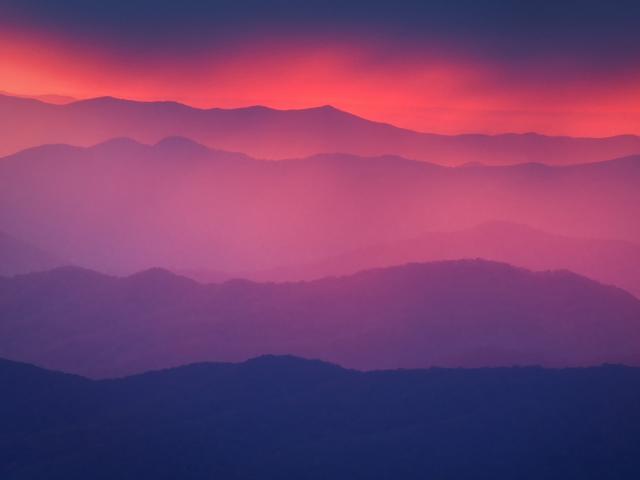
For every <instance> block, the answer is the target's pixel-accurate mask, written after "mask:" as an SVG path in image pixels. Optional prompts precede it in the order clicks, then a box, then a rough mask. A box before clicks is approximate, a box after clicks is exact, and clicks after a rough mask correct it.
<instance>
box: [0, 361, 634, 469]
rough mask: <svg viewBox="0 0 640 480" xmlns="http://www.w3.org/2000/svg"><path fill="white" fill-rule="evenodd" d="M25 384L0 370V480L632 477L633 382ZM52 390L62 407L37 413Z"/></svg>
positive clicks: (299, 368)
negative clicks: (1, 387)
mask: <svg viewBox="0 0 640 480" xmlns="http://www.w3.org/2000/svg"><path fill="white" fill-rule="evenodd" d="M25 369H26V366H24V365H17V364H14V363H12V362H7V361H0V378H1V379H5V378H11V379H13V381H14V382H15V383H14V384H13V385H15V388H12V389H8V390H7V391H6V392H3V397H4V398H3V401H7V402H9V404H10V405H12V406H13V407H12V408H11V409H10V410H7V409H5V408H3V409H1V410H0V423H2V425H3V426H4V425H12V429H6V428H3V429H2V430H0V449H1V451H2V452H3V455H0V475H1V476H2V478H3V479H6V480H18V479H20V480H22V479H31V478H47V479H51V480H62V479H64V480H76V479H78V480H79V479H85V478H88V477H89V478H92V479H96V480H103V479H104V480H106V479H112V478H115V477H117V478H120V479H124V480H127V479H136V480H137V479H140V478H154V479H175V478H189V479H193V480H197V479H210V478H225V479H249V478H273V479H275V478H300V479H320V478H334V479H338V480H339V479H354V478H356V479H365V478H367V479H388V478H404V479H422V478H456V479H476V478H478V472H479V471H481V472H482V474H483V476H486V477H487V478H494V479H507V478H514V477H518V478H523V479H538V478H548V479H566V478H583V479H599V478H602V475H603V473H606V476H607V477H609V478H635V477H637V476H638V474H640V462H639V461H638V459H640V447H639V446H638V442H637V441H636V440H637V438H638V435H640V416H639V415H638V409H637V408H636V407H637V404H638V402H640V371H639V370H638V369H632V368H624V367H615V366H606V367H598V368H587V369H564V370H544V369H540V368H509V369H481V370H443V369H433V370H422V371H420V370H414V371H378V372H368V373H363V372H357V371H347V370H343V369H340V368H338V367H335V366H333V365H329V364H322V363H320V362H312V361H308V360H302V359H298V358H293V357H261V358H257V359H253V360H251V361H248V362H245V363H241V364H198V365H190V366H186V367H182V368H177V369H173V370H166V371H159V372H151V373H147V374H144V375H140V376H135V377H129V378H124V379H120V380H110V381H88V380H84V379H81V378H67V377H66V376H62V375H60V374H57V373H55V372H49V371H35V369H34V371H33V372H31V374H30V375H25V374H24V371H25ZM51 391H54V392H59V396H57V397H55V398H56V399H58V400H65V401H66V407H65V404H63V403H58V402H55V401H54V402H53V403H51V402H48V401H44V399H48V397H49V396H50V395H51ZM33 398H37V399H40V403H39V410H38V411H37V420H38V421H37V422H34V415H35V414H36V412H34V411H33V410H32V408H31V405H32V403H31V401H30V399H33ZM3 405H4V403H3ZM72 409H73V411H74V414H73V416H69V415H68V411H70V410H72Z"/></svg>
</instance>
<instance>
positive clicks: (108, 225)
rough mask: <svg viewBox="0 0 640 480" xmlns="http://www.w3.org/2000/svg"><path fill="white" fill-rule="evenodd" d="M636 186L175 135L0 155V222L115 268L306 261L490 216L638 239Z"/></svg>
mask: <svg viewBox="0 0 640 480" xmlns="http://www.w3.org/2000/svg"><path fill="white" fill-rule="evenodd" d="M639 183H640V156H634V157H626V158H622V159H616V160H611V161H607V162H599V163H591V164H581V165H572V166H565V167H549V166H544V165H541V164H522V165H514V166H502V167H499V166H494V167H489V166H484V167H483V166H463V167H455V168H453V167H442V166H438V165H435V164H430V163H427V162H419V161H413V160H407V159H404V158H401V157H397V156H378V157H359V156H354V155H344V154H325V155H317V156H313V157H309V158H305V159H297V160H284V161H277V162H276V161H261V160H255V159H253V158H251V157H249V156H246V155H244V154H241V153H229V152H224V151H219V150H210V149H207V148H205V147H204V146H202V145H198V144H196V143H194V142H192V141H189V140H186V139H181V138H175V137H174V138H170V139H165V140H163V141H161V142H159V143H158V144H155V145H153V146H149V145H143V144H140V143H138V142H135V141H133V140H129V139H124V138H121V139H114V140H110V141H108V142H105V143H102V144H99V145H96V146H94V147H90V148H82V147H71V146H65V145H47V146H41V147H36V148H33V149H29V150H25V151H23V152H21V153H19V154H16V155H12V156H9V157H5V158H3V159H0V204H1V205H2V208H0V230H3V231H6V232H9V233H10V234H11V235H13V236H15V237H17V238H21V239H24V240H25V241H27V242H31V243H34V244H36V245H39V246H41V248H43V249H46V250H48V251H51V252H55V253H56V254H57V255H59V256H61V257H64V258H65V259H68V260H69V261H70V262H73V263H74V264H77V265H82V266H86V267H89V268H93V269H96V270H100V271H105V272H110V273H117V274H122V273H130V272H132V271H137V270H143V269H146V268H151V267H154V266H163V267H166V268H170V269H172V270H177V271H193V270H203V269H209V270H218V271H221V272H231V273H236V272H253V271H261V270H268V269H272V268H277V267H280V266H283V265H303V264H314V263H317V262H320V261H322V260H323V259H326V258H330V257H335V256H336V255H341V254H343V253H344V252H349V251H354V250H358V249H361V248H363V247H368V246H370V245H385V244H393V243H397V242H404V241H406V239H409V238H416V237H419V236H421V235H424V232H428V231H453V230H462V229H465V228H469V227H472V226H474V225H478V224H481V223H484V222H488V221H492V220H495V219H501V220H504V221H507V222H515V223H522V224H526V225H530V226H532V227H534V228H535V229H537V230H543V231H548V232H554V233H557V234H561V235H564V236H572V237H583V238H614V239H620V240H624V241H627V242H632V243H635V244H640V224H639V223H638V222H637V221H636V217H637V211H636V210H637V209H636V208H635V206H636V205H638V204H640V190H639V189H638V188H637V185H638V184H639ZM132 232H135V234H132ZM258 239H259V241H258ZM427 259H428V258H427ZM496 259H498V260H501V259H502V258H500V257H497V258H496ZM411 260H420V258H415V259H413V258H408V259H407V261H411ZM504 260H507V261H511V259H510V258H504ZM572 265H573V264H567V266H572ZM532 266H534V267H536V268H537V265H532ZM543 266H544V265H543ZM560 266H563V265H555V266H554V267H560ZM544 268H546V266H545V267H544ZM581 271H582V270H581ZM585 272H587V271H586V270H585ZM587 273H588V272H587ZM596 278H603V279H604V280H605V281H609V280H608V278H614V277H600V276H597V277H596ZM614 283H615V282H614ZM625 285H626V283H625Z"/></svg>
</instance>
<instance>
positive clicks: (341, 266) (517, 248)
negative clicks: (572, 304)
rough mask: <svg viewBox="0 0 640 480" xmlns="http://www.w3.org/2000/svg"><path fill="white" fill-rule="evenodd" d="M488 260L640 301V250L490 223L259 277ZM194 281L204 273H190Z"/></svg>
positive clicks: (256, 276) (309, 277)
mask: <svg viewBox="0 0 640 480" xmlns="http://www.w3.org/2000/svg"><path fill="white" fill-rule="evenodd" d="M460 258H484V259H486V260H495V261H499V262H505V263H509V264H511V265H517V266H521V267H525V268H529V269H531V270H554V269H564V270H571V271H572V272H575V273H578V274H580V275H584V276H586V277H589V278H592V279H594V280H598V281H600V282H603V283H607V284H611V285H616V286H618V287H620V288H623V289H625V290H627V291H629V292H631V293H633V294H634V295H636V296H637V297H640V246H638V245H635V244H633V243H629V242H621V241H616V240H596V239H586V238H574V237H566V236H559V235H552V234H549V233H546V232H543V231H541V230H536V229H533V228H530V227H527V226H525V225H519V224H514V223H509V222H489V223H484V224H481V225H478V226H476V227H473V228H469V229H465V230H459V231H453V232H429V233H427V234H424V235H422V236H420V237H417V238H415V239H411V240H404V241H400V242H396V243H390V244H383V245H374V246H371V247H367V248H362V249H359V250H356V251H352V252H347V253H344V254H342V255H338V256H336V257H331V258H328V259H325V260H323V261H321V262H317V263H312V264H307V265H299V266H293V267H290V268H286V267H281V268H277V269H273V270H267V271H263V272H257V273H255V274H253V275H250V278H252V279H256V280H262V281H280V282H282V281H300V280H313V279H318V278H322V277H328V276H336V275H338V276H339V275H348V274H352V273H355V272H358V271H360V270H367V269H371V268H377V267H389V266H393V265H402V264H405V263H412V262H430V261H437V260H455V259H460ZM189 276H192V277H193V278H194V279H196V280H200V279H206V277H205V276H204V275H203V274H200V275H199V276H197V275H196V274H195V273H194V274H189ZM212 278H213V279H214V281H215V279H216V277H215V276H212Z"/></svg>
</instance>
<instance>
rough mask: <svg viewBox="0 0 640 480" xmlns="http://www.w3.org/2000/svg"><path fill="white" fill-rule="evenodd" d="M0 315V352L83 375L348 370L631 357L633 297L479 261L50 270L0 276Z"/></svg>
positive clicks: (575, 279)
mask: <svg viewBox="0 0 640 480" xmlns="http://www.w3.org/2000/svg"><path fill="white" fill-rule="evenodd" d="M0 317H1V318H3V319H4V321H3V322H2V323H0V356H5V357H8V358H14V359H18V360H23V361H29V362H33V363H36V364H39V365H43V366H48V367H51V368H56V369H61V370H65V371H69V372H74V373H82V374H87V375H92V376H113V375H116V376H120V375H123V374H128V373H134V372H141V371H144V370H150V369H157V368H164V367H170V366H174V365H179V364H185V363H193V362H200V361H207V360H216V361H238V360H243V359H247V358H250V357H255V356H257V355H261V354H284V353H288V354H294V355H299V356H304V357H311V358H319V359H322V360H328V361H331V362H334V363H338V364H340V365H343V366H345V367H349V368H360V369H381V368H399V367H402V368H416V367H427V366H466V367H473V366H495V365H505V366H511V365H531V364H540V365H546V366H554V367H562V366H578V365H595V364H600V363H604V362H608V363H628V364H640V357H638V350H637V344H638V342H639V341H640V300H638V299H636V298H635V297H633V296H632V295H630V294H628V293H627V292H625V291H623V290H620V289H617V288H615V287H609V286H605V285H601V284H599V283H597V282H594V281H591V280H588V279H586V278H583V277H580V276H578V275H575V274H573V273H570V272H562V271H561V272H530V271H527V270H525V269H522V268H514V267H511V266H509V265H507V264H500V263H495V262H488V261H482V260H460V261H442V262H432V263H426V264H408V265H404V266H398V267H391V268H384V269H382V268H381V269H375V270H370V271H365V272H360V273H357V274H354V275H351V276H345V277H336V278H323V279H320V280H315V281H309V282H299V283H282V284H274V283H256V282H249V281H246V280H234V281H228V282H225V283H220V284H207V285H203V284H198V283H196V282H194V281H192V280H189V279H186V278H184V277H180V276H176V275H173V274H171V273H170V272H167V271H164V270H157V269H156V270H152V271H147V272H143V273H141V274H137V275H133V276H130V277H126V278H118V277H110V276H105V275H100V274H97V273H95V274H93V275H91V274H88V273H87V272H85V271H83V270H77V271H76V270H73V269H58V270H55V271H52V272H46V273H41V274H38V273H34V274H30V275H22V276H18V277H15V278H12V279H5V280H4V281H3V282H0ZM25 322H28V324H29V325H30V328H29V329H25V328H24V325H25ZM111 352H117V353H111Z"/></svg>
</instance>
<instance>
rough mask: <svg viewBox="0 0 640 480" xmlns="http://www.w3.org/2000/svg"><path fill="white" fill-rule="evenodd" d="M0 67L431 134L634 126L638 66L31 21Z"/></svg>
mask: <svg viewBox="0 0 640 480" xmlns="http://www.w3.org/2000/svg"><path fill="white" fill-rule="evenodd" d="M0 66H1V69H2V75H1V76H0V90H3V91H6V92H11V93H15V94H59V95H69V96H73V97H76V98H88V97H96V96H105V95H109V96H115V97H121V98H130V99H139V100H175V101H180V102H183V103H186V104H190V105H193V106H197V107H213V106H218V107H227V108H231V107H240V106H247V105H256V104H261V105H267V106H271V107H275V108H304V107H312V106H318V105H325V104H331V105H333V106H335V107H337V108H340V109H342V110H346V111H349V112H352V113H355V114H357V115H361V116H364V117H367V118H370V119H373V120H378V121H383V122H388V123H392V124H395V125H398V126H402V127H406V128H411V129H414V130H420V131H430V132H437V133H462V132H481V133H500V132H529V131H536V132H540V133H546V134H556V135H580V136H610V135H616V134H625V133H634V134H640V81H639V80H640V78H639V76H638V75H636V74H634V75H629V76H628V77H627V78H624V79H620V78H616V79H613V78H612V79H607V78H599V79H590V78H584V79H578V80H576V79H571V80H568V79H563V78H559V79H558V80H557V82H554V83H553V84H550V83H544V81H542V80H539V79H533V80H531V81H516V79H513V78H512V77H511V76H510V75H509V74H508V73H507V72H504V71H503V70H502V69H501V68H500V67H499V66H497V65H491V64H488V63H485V64H482V63H479V62H477V61H476V62H474V61H471V60H468V59H464V58H462V57H461V56H456V55H455V54H453V53H452V54H451V55H450V56H449V57H447V56H442V55H440V56H437V57H433V58H429V57H426V56H424V55H421V54H418V53H411V52H407V54H406V55H403V56H401V57H393V56H391V55H389V54H386V55H384V54H382V53H381V52H380V51H378V50H376V47H375V44H366V43H365V42H338V41H334V42H326V41H325V42H322V41H317V42H308V41H307V42H300V44H298V43H297V42H296V41H292V40H291V39H286V40H285V39H283V40H281V41H278V42H271V43H267V44H265V43H261V42H256V43H255V44H253V43H251V42H247V43H245V44H243V45H241V46H238V47H236V48H233V49H230V50H229V51H227V52H224V53H221V52H219V51H212V52H210V54H207V53H206V52H205V53H204V54H198V55H194V56H184V57H180V56H178V55H174V54H170V53H167V54H166V55H165V56H163V55H160V54H159V55H155V56H145V57H142V58H141V57H140V56H136V55H135V52H134V53H132V54H131V55H127V56H126V58H125V57H124V56H122V55H120V56H118V55H115V54H114V53H113V52H108V51H106V50H104V49H100V48H98V47H97V46H92V45H90V44H84V45H83V44H78V43H72V42H70V41H65V40H64V39H61V38H54V37H52V36H47V35H45V34H43V33H40V32H39V33H37V34H36V33H33V32H25V31H13V32H10V31H6V30H5V31H3V32H1V33H0ZM545 68H547V69H553V68H554V67H553V64H551V65H547V66H546V67H545ZM534 70H535V69H534ZM545 78H548V75H547V76H546V77H545Z"/></svg>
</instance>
